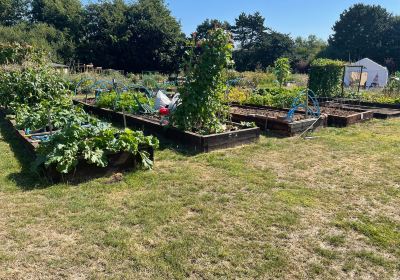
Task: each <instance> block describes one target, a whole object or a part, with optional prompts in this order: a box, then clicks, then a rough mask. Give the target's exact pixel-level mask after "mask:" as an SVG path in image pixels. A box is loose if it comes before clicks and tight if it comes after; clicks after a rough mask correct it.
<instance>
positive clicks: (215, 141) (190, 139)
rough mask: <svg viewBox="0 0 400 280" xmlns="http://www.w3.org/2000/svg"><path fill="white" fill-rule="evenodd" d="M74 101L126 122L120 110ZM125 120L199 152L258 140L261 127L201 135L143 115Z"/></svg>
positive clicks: (91, 109)
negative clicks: (163, 123)
mask: <svg viewBox="0 0 400 280" xmlns="http://www.w3.org/2000/svg"><path fill="white" fill-rule="evenodd" d="M74 103H75V104H79V105H82V106H83V108H84V110H85V111H86V112H88V113H92V114H94V115H97V116H99V117H101V118H105V119H107V120H110V121H112V122H115V123H119V124H122V123H123V122H124V117H123V114H122V113H120V112H114V111H113V110H110V109H104V108H99V107H96V106H93V105H89V104H86V103H84V102H82V101H78V100H74ZM125 120H126V124H127V126H131V127H134V128H136V129H140V130H142V131H143V132H144V133H145V134H153V135H157V136H161V137H164V138H166V139H169V140H171V141H172V142H176V143H180V144H181V145H182V146H185V147H186V148H189V149H190V150H193V151H195V152H197V153H202V152H211V151H214V150H218V149H224V148H229V147H235V146H239V145H243V144H248V143H252V142H255V141H256V140H258V139H259V137H260V129H259V128H258V127H253V128H243V127H242V128H241V129H239V130H235V131H229V132H223V133H218V134H211V135H200V134H197V133H193V132H188V131H181V130H179V129H176V128H174V127H167V126H163V125H161V124H160V122H159V121H158V120H157V119H155V118H154V119H153V118H150V117H145V116H142V115H132V114H126V115H125ZM238 126H240V125H238Z"/></svg>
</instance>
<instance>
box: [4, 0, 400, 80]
mask: <svg viewBox="0 0 400 280" xmlns="http://www.w3.org/2000/svg"><path fill="white" fill-rule="evenodd" d="M216 26H218V27H222V28H225V29H227V30H229V31H231V32H232V34H233V39H234V41H235V51H234V60H235V65H236V66H235V67H236V69H237V70H239V71H245V70H255V69H265V68H267V67H268V66H272V65H273V62H274V61H275V60H276V59H277V58H279V57H288V58H289V59H290V61H291V64H292V68H293V69H294V70H295V71H296V72H307V71H308V68H309V64H310V62H311V61H312V60H313V59H314V58H316V57H326V58H335V59H341V60H345V61H347V60H349V59H350V60H352V61H355V60H358V59H360V58H363V57H369V58H371V59H373V60H375V61H377V62H379V63H381V64H383V65H386V66H388V68H389V69H390V70H391V71H394V70H397V69H400V17H399V16H395V15H393V14H391V13H389V12H388V11H387V10H386V9H385V8H383V7H381V6H371V5H364V4H356V5H354V6H352V7H350V8H349V9H347V10H345V11H344V12H343V13H342V14H341V15H340V18H339V20H338V21H337V22H336V23H335V25H334V26H333V28H332V29H333V34H332V35H331V36H330V38H329V39H328V42H325V41H324V40H322V39H319V38H317V37H316V36H314V35H310V36H309V37H307V38H301V37H298V38H292V37H291V36H290V35H289V34H284V33H280V32H278V31H276V30H273V29H271V28H269V27H268V26H267V25H266V24H265V18H264V17H263V16H262V15H261V14H260V13H254V14H245V13H242V14H240V15H239V16H238V17H237V18H236V19H235V22H234V23H232V24H230V23H228V22H221V21H219V20H218V19H207V20H205V21H204V22H203V23H201V24H200V25H199V26H198V27H197V30H196V31H197V37H198V38H204V37H205V35H206V34H207V31H208V30H209V29H212V28H214V27H216ZM185 39H186V38H185V35H184V34H183V32H182V30H181V25H180V23H179V22H178V21H177V20H176V19H175V18H174V17H173V16H172V15H171V12H170V11H169V9H168V7H167V6H166V4H165V2H164V0H137V1H135V2H129V3H128V2H126V1H124V0H102V1H100V2H97V3H93V4H88V5H82V3H81V1H80V0H0V42H12V41H17V42H26V43H30V44H33V45H36V46H38V47H41V48H43V49H45V50H47V51H48V52H49V53H51V55H52V56H53V60H54V61H56V62H62V63H66V64H70V63H71V62H72V61H75V62H76V61H80V62H81V63H94V64H95V65H98V66H102V67H104V68H114V69H122V70H125V71H129V72H141V71H161V72H175V71H177V70H178V69H179V63H180V61H181V58H182V56H183V53H184V45H185Z"/></svg>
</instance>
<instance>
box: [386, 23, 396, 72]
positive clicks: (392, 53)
mask: <svg viewBox="0 0 400 280" xmlns="http://www.w3.org/2000/svg"><path fill="white" fill-rule="evenodd" d="M384 37H385V38H386V40H385V45H384V47H383V50H385V65H386V66H387V67H388V69H389V70H390V71H391V72H394V71H396V70H400V16H397V17H394V18H393V19H392V22H391V25H390V27H389V28H388V30H387V31H386V34H385V35H384Z"/></svg>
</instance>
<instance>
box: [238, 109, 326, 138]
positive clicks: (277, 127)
mask: <svg viewBox="0 0 400 280" xmlns="http://www.w3.org/2000/svg"><path fill="white" fill-rule="evenodd" d="M287 114H288V110H286V109H277V108H274V107H268V106H261V105H260V106H256V105H236V104H235V105H233V106H232V107H231V117H232V121H235V122H254V123H255V124H256V125H257V126H258V127H259V128H261V129H262V130H264V131H271V132H274V133H277V134H280V135H283V136H294V135H296V134H301V133H303V132H304V131H305V130H308V129H310V128H312V129H313V130H315V129H317V128H319V127H321V126H323V125H324V118H320V119H316V118H308V119H306V118H305V116H304V113H303V114H300V113H296V114H295V116H294V119H293V121H292V122H290V121H289V120H287V118H286V117H287Z"/></svg>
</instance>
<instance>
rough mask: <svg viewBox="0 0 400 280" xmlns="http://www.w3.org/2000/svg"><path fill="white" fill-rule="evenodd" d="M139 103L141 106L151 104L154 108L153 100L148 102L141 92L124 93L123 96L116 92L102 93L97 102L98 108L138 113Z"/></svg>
mask: <svg viewBox="0 0 400 280" xmlns="http://www.w3.org/2000/svg"><path fill="white" fill-rule="evenodd" d="M137 101H139V102H140V103H141V104H149V106H151V107H152V106H154V101H153V100H152V99H150V100H148V99H147V98H146V97H145V96H144V95H143V94H142V93H140V92H123V93H121V94H118V93H116V92H115V91H111V92H105V93H102V94H101V95H100V96H99V98H98V99H97V101H96V106H98V107H101V108H109V109H113V110H115V111H118V112H121V111H125V112H132V113H137V112H138V111H139V104H138V102H137Z"/></svg>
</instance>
